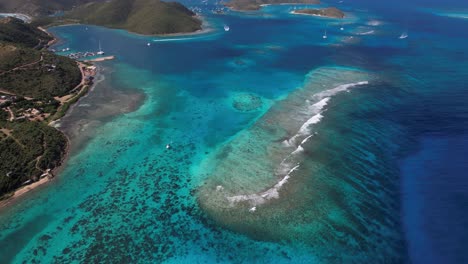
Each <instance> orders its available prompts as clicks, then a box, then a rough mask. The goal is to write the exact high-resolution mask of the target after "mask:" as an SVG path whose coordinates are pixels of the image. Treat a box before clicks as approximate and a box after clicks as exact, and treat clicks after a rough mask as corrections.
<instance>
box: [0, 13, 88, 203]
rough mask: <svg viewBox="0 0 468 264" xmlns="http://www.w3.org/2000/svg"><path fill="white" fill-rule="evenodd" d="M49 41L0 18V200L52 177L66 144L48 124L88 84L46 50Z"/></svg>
mask: <svg viewBox="0 0 468 264" xmlns="http://www.w3.org/2000/svg"><path fill="white" fill-rule="evenodd" d="M51 40H53V38H52V37H51V36H49V35H48V34H47V33H46V32H44V31H42V30H40V29H37V28H35V27H33V26H31V25H30V24H26V23H24V22H23V21H21V20H19V19H16V18H11V17H9V18H4V19H0V197H1V198H7V197H10V196H11V195H12V194H13V193H12V192H13V191H15V190H16V189H18V188H19V187H21V186H26V185H29V184H33V185H34V186H37V185H38V183H39V182H43V181H46V180H47V179H48V178H51V177H53V173H54V169H56V168H57V167H59V166H60V164H61V163H62V161H63V159H64V157H65V155H66V151H67V146H68V140H67V138H66V136H65V135H64V134H63V133H62V132H60V131H59V130H57V129H55V128H54V127H51V126H49V125H48V124H49V123H50V122H52V121H54V120H57V119H59V118H61V117H62V116H63V115H64V114H65V112H66V111H67V109H68V108H69V107H70V105H71V104H73V103H74V102H76V101H77V100H78V98H79V97H81V96H82V95H84V94H85V93H86V91H87V89H88V88H89V84H90V83H91V82H92V76H91V75H92V74H91V72H90V71H87V70H86V66H85V65H84V64H82V63H77V62H76V61H74V60H72V59H69V58H66V57H62V56H58V55H55V54H54V53H52V52H50V51H48V50H47V49H46V48H47V47H48V44H49V43H51ZM30 186H32V185H30ZM28 188H30V187H28Z"/></svg>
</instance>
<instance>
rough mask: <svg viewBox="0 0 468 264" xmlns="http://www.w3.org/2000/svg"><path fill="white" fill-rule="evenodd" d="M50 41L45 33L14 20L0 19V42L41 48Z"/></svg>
mask: <svg viewBox="0 0 468 264" xmlns="http://www.w3.org/2000/svg"><path fill="white" fill-rule="evenodd" d="M51 39H52V37H50V36H49V35H48V34H46V33H45V32H43V31H41V30H39V29H37V28H35V27H32V26H30V25H28V24H25V23H23V22H22V21H21V20H19V19H15V18H3V19H0V42H11V43H15V45H22V46H25V47H29V48H34V47H36V48H41V47H42V46H43V45H45V44H47V42H49V41H50V40H51Z"/></svg>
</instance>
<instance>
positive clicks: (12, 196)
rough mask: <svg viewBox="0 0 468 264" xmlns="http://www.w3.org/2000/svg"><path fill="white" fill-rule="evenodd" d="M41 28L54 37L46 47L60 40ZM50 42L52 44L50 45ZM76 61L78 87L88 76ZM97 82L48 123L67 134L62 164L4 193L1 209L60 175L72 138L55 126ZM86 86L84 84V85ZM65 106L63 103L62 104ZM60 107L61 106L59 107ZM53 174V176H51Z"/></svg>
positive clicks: (0, 201) (0, 203)
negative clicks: (78, 70) (46, 174)
mask: <svg viewBox="0 0 468 264" xmlns="http://www.w3.org/2000/svg"><path fill="white" fill-rule="evenodd" d="M38 29H39V30H41V31H44V32H45V33H47V34H48V35H50V36H52V37H53V39H52V40H51V41H49V43H48V44H47V46H46V48H49V47H50V45H53V44H55V43H56V42H57V41H58V38H57V37H56V36H55V35H53V34H51V33H50V32H48V31H47V30H46V29H44V28H41V27H38ZM49 44H50V45H49ZM108 57H112V59H114V56H108ZM108 57H105V58H103V59H104V60H107V59H108ZM75 61H76V63H77V67H78V68H79V69H80V72H81V82H80V83H79V84H78V86H77V87H79V86H81V85H84V82H85V79H86V76H85V74H84V72H83V71H82V70H81V67H82V62H80V61H78V60H75ZM98 73H99V71H97V74H98ZM96 84H97V83H93V84H92V85H90V86H89V88H88V91H87V92H86V93H84V94H83V95H81V96H80V97H79V98H78V99H77V100H76V102H74V103H73V104H72V106H71V107H70V108H69V109H68V110H67V111H66V113H65V115H64V116H62V117H61V118H59V119H57V120H53V121H51V122H49V123H48V124H47V125H48V126H50V127H53V128H55V129H57V130H58V131H60V132H61V133H62V134H63V135H64V136H65V139H66V146H65V149H64V151H63V156H62V158H61V160H60V162H59V164H60V165H58V166H56V167H55V168H53V169H52V170H51V171H50V174H49V175H48V176H44V177H42V178H40V179H39V180H37V181H35V182H32V183H30V184H26V185H23V186H21V187H19V188H18V189H16V190H14V191H12V192H10V193H6V194H4V196H3V199H1V200H0V211H1V210H4V209H5V208H7V207H8V206H10V205H12V204H14V203H15V202H18V201H19V200H20V199H21V198H24V197H25V195H26V194H28V193H30V192H31V191H33V190H36V189H38V188H39V187H41V186H45V185H46V184H47V183H50V182H52V181H53V180H54V179H55V178H56V177H58V174H59V173H60V172H61V171H62V170H63V169H64V165H65V164H66V162H67V160H68V158H69V156H70V150H71V140H70V137H69V136H68V135H67V133H65V131H63V130H61V129H60V128H58V127H56V126H54V124H55V123H56V122H57V121H59V120H60V119H62V118H63V117H65V116H66V115H67V114H68V113H69V111H70V109H71V108H72V107H73V106H75V105H76V104H77V103H78V102H79V101H80V99H81V98H83V97H84V96H85V95H87V94H88V92H89V91H91V90H92V89H93V88H94V86H95V85H96ZM77 87H74V88H73V89H71V90H70V91H73V90H75V89H76V88H77ZM83 87H84V86H83ZM78 95H79V94H77V95H76V96H78ZM61 106H63V104H62V105H61ZM59 108H60V107H59ZM50 175H52V176H50Z"/></svg>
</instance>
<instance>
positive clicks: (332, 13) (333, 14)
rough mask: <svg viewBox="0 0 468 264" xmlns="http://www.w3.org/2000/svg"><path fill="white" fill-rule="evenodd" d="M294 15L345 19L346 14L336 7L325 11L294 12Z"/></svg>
mask: <svg viewBox="0 0 468 264" xmlns="http://www.w3.org/2000/svg"><path fill="white" fill-rule="evenodd" d="M292 13H294V14H300V15H312V16H321V17H330V18H344V17H345V13H344V12H343V11H341V10H339V9H338V8H336V7H328V8H323V9H300V10H294V11H293V12H292Z"/></svg>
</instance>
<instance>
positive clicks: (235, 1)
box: [226, 0, 320, 11]
mask: <svg viewBox="0 0 468 264" xmlns="http://www.w3.org/2000/svg"><path fill="white" fill-rule="evenodd" d="M279 4H320V0H232V1H230V2H228V3H227V4H226V6H227V7H229V8H231V9H233V10H238V11H255V10H259V9H260V7H261V6H262V5H279Z"/></svg>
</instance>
